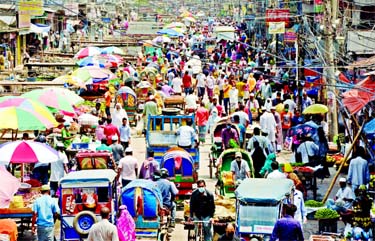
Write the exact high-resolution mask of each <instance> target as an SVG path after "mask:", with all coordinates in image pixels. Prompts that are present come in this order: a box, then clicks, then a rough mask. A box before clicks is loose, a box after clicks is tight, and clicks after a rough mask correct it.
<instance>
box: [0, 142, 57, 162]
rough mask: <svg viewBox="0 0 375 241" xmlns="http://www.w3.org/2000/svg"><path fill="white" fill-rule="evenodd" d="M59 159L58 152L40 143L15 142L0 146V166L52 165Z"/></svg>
mask: <svg viewBox="0 0 375 241" xmlns="http://www.w3.org/2000/svg"><path fill="white" fill-rule="evenodd" d="M57 159H58V157H57V151H56V150H55V149H53V148H52V147H50V146H48V145H46V144H44V143H40V142H35V141H13V142H6V143H4V144H2V145H0V164H8V163H19V164H22V163H36V162H41V163H50V162H55V161H57Z"/></svg>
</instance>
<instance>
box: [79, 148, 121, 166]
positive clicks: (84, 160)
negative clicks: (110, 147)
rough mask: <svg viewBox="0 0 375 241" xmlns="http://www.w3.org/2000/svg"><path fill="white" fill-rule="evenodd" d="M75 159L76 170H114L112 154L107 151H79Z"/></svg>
mask: <svg viewBox="0 0 375 241" xmlns="http://www.w3.org/2000/svg"><path fill="white" fill-rule="evenodd" d="M75 159H76V161H77V169H78V170H89V169H107V168H114V163H113V159H112V153H110V152H108V151H90V150H85V151H79V152H78V153H77V154H76V156H75Z"/></svg>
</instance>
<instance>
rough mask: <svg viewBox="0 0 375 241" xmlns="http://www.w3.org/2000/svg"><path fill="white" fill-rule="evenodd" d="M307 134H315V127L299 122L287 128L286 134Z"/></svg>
mask: <svg viewBox="0 0 375 241" xmlns="http://www.w3.org/2000/svg"><path fill="white" fill-rule="evenodd" d="M298 134H300V135H302V136H304V135H307V134H311V136H313V135H315V134H316V128H314V127H312V126H310V125H306V124H300V125H296V126H294V127H292V128H290V129H289V130H288V136H296V135H298Z"/></svg>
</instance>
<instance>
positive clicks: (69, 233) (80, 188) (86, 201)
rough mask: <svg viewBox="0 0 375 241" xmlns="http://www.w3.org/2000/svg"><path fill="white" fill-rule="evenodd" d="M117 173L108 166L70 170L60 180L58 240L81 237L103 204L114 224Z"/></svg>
mask: <svg viewBox="0 0 375 241" xmlns="http://www.w3.org/2000/svg"><path fill="white" fill-rule="evenodd" d="M116 176H117V173H116V172H115V171H113V170H111V169H99V170H82V171H76V172H70V173H69V174H67V175H66V176H65V177H64V178H62V179H61V180H60V184H59V192H60V197H59V203H60V205H61V211H60V215H61V240H84V239H86V238H87V236H88V233H89V231H90V229H91V227H92V226H93V225H94V223H96V222H97V221H99V220H100V219H101V217H100V210H101V208H103V207H107V208H109V210H110V213H111V216H110V218H109V221H110V222H112V223H114V222H115V220H116V219H115V217H116V212H117V192H116V190H117V186H116V184H117V181H116Z"/></svg>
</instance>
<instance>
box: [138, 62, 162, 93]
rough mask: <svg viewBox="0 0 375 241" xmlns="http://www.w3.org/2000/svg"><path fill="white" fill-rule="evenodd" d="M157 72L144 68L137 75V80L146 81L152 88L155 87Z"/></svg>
mask: <svg viewBox="0 0 375 241" xmlns="http://www.w3.org/2000/svg"><path fill="white" fill-rule="evenodd" d="M158 73H159V72H158V70H157V69H156V68H155V67H146V68H144V69H143V70H142V71H141V72H140V73H139V78H140V79H141V80H144V79H147V80H148V82H150V84H151V85H152V87H154V88H155V87H156V84H157V83H156V77H157V75H158Z"/></svg>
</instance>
